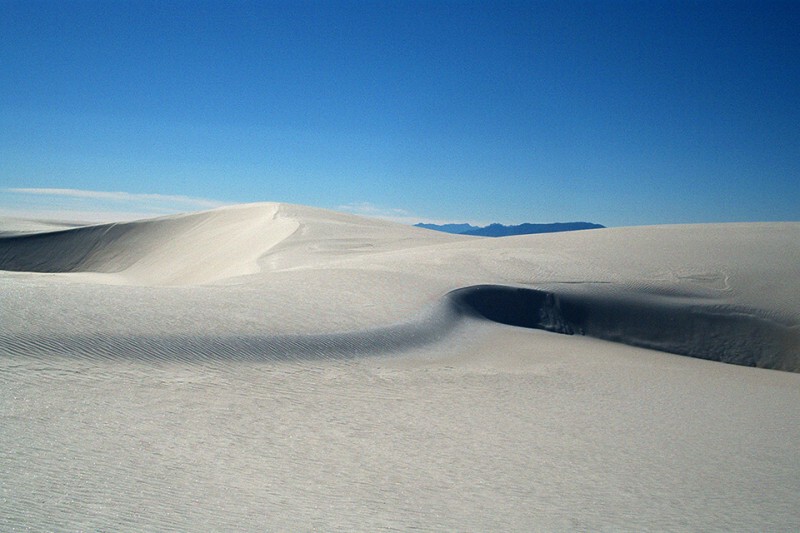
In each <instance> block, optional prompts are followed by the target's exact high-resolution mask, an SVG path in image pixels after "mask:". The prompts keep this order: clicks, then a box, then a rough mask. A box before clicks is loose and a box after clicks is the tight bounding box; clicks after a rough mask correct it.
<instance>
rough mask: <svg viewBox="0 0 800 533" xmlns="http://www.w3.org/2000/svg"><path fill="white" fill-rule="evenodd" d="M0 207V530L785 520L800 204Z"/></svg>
mask: <svg viewBox="0 0 800 533" xmlns="http://www.w3.org/2000/svg"><path fill="white" fill-rule="evenodd" d="M0 223H1V224H4V227H0V284H1V285H2V291H0V300H1V301H0V324H2V329H0V378H2V387H0V390H2V392H0V394H2V396H0V402H2V403H0V405H2V406H3V412H4V423H3V430H2V431H0V450H2V452H0V454H1V455H0V471H2V472H3V479H4V486H6V487H8V489H9V490H10V493H12V494H13V495H14V497H13V498H6V499H3V500H2V501H1V502H0V528H2V529H13V528H15V527H23V528H31V529H53V528H55V529H181V530H191V529H198V528H199V529H259V530H260V529H309V528H311V527H315V528H319V529H348V530H349V529H368V530H374V529H380V528H390V527H393V528H400V529H410V528H422V529H433V530H440V529H475V530H484V529H531V528H533V529H548V530H552V529H556V530H563V529H575V528H578V529H614V530H618V529H626V530H640V529H657V530H664V529H667V530H673V529H686V530H697V529H723V530H730V529H743V530H752V529H767V530H787V529H788V530H791V529H797V528H798V527H800V514H798V511H797V507H796V495H797V494H798V493H799V492H800V481H799V480H800V466H799V465H798V462H797V461H796V443H797V442H798V439H800V416H798V414H799V413H798V406H800V374H798V372H800V283H798V280H800V261H798V258H800V223H770V224H712V225H693V226H653V227H637V228H615V229H596V230H594V231H570V232H565V233H551V234H547V235H520V236H510V237H507V238H504V239H475V238H472V237H469V236H465V235H457V234H449V233H443V232H431V231H427V230H425V229H422V228H414V227H409V226H404V225H399V224H394V223H390V222H385V221H380V220H372V219H365V218H360V217H356V216H351V215H344V214H341V213H334V212H330V211H325V210H320V209H315V208H310V207H303V206H296V205H287V204H274V203H269V204H248V205H242V206H233V207H225V208H220V209H216V210H212V211H207V212H202V213H192V214H186V215H176V216H169V217H162V218H158V219H150V220H142V221H136V222H128V223H117V224H105V225H95V226H83V227H77V228H70V229H59V226H58V225H44V224H42V223H36V224H35V225H33V226H31V227H30V228H28V229H29V230H30V231H27V230H26V226H25V223H24V222H21V221H9V220H4V221H3V220H0ZM490 227H491V226H490ZM451 229H452V228H451ZM528 229H530V228H528ZM573 229H578V228H573ZM687 356H688V357H687ZM721 363H733V364H730V365H725V364H721ZM747 367H759V368H747ZM765 369H769V370H765ZM775 370H783V371H788V372H776V371H775ZM764 487H769V490H768V491H765V490H764Z"/></svg>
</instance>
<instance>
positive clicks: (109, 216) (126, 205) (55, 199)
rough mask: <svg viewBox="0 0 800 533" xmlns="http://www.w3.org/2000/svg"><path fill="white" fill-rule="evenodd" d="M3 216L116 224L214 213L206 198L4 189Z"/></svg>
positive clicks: (0, 206) (213, 203) (213, 202)
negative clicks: (209, 210) (180, 215)
mask: <svg viewBox="0 0 800 533" xmlns="http://www.w3.org/2000/svg"><path fill="white" fill-rule="evenodd" d="M0 193H4V194H0V215H4V216H11V217H17V218H34V219H44V220H65V221H66V220H70V221H91V222H112V221H120V220H133V219H139V218H150V217H154V216H161V215H171V214H175V213H182V212H187V211H198V210H203V209H213V208H215V207H221V206H223V205H225V204H224V203H223V202H218V201H216V200H209V199H206V198H194V197H191V196H180V195H169V194H142V193H129V192H122V191H89V190H82V189H57V188H5V189H0Z"/></svg>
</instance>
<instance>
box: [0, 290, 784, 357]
mask: <svg viewBox="0 0 800 533" xmlns="http://www.w3.org/2000/svg"><path fill="white" fill-rule="evenodd" d="M467 318H482V319H486V320H490V321H493V322H498V323H501V324H506V325H510V326H518V327H523V328H533V329H541V330H546V331H551V332H555V333H562V334H568V335H573V334H579V335H586V336H589V337H595V338H599V339H604V340H609V341H613V342H619V343H622V344H627V345H631V346H638V347H643V348H650V349H654V350H660V351H664V352H670V353H675V354H679V355H686V356H690V357H697V358H701V359H707V360H712V361H720V362H725V363H732V364H737V365H744V366H755V367H761V368H770V369H776V370H787V371H793V372H798V371H800V334H799V329H798V327H797V325H792V324H790V323H781V322H779V321H776V320H775V319H774V318H771V317H768V316H765V315H764V314H763V313H759V312H757V311H755V310H749V309H741V308H735V307H731V306H721V305H708V304H703V303H702V302H694V303H690V304H687V303H686V302H683V301H681V302H675V301H673V300H671V299H670V298H666V297H663V296H661V297H659V296H658V295H653V294H644V295H643V294H638V293H635V292H628V293H624V292H623V293H610V292H609V293H608V294H602V293H597V292H592V293H588V294H579V293H571V292H564V293H557V292H553V291H548V290H541V289H533V288H520V287H509V286H503V285H477V286H471V287H465V288H462V289H458V290H455V291H452V292H451V293H449V294H448V295H446V297H445V298H444V299H443V301H442V302H441V303H440V304H439V305H437V306H435V307H434V308H432V309H431V310H428V311H427V312H425V313H422V314H421V315H420V316H419V317H417V318H416V319H415V320H413V321H409V322H405V323H400V324H396V325H392V326H387V327H382V328H375V329H371V330H364V331H357V332H343V333H329V334H317V335H313V334H312V335H269V334H264V335H231V336H220V335H172V336H142V335H132V336H125V337H123V336H113V335H100V334H98V335H60V336H53V337H47V336H42V335H39V336H25V335H14V336H10V335H2V334H0V350H2V351H3V352H6V353H8V354H10V355H29V356H31V355H39V356H42V355H49V354H53V355H54V354H67V355H69V356H73V357H85V358H103V359H114V358H130V359H141V360H174V361H184V362H192V361H207V360H218V361H278V360H292V359H314V358H332V359H343V358H349V357H356V356H364V355H371V354H385V353H391V352H401V351H404V350H409V349H413V348H416V347H420V346H425V345H427V344H431V343H435V342H437V341H441V340H442V339H444V338H445V337H446V336H447V335H449V334H450V333H451V331H452V330H453V329H454V328H455V327H456V326H457V325H458V324H459V323H460V322H461V321H463V320H464V319H467Z"/></svg>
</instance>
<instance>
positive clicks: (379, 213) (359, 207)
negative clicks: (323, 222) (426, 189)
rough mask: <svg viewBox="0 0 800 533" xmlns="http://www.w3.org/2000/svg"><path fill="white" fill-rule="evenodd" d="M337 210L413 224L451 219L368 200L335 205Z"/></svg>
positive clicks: (442, 221) (447, 221) (440, 222)
mask: <svg viewBox="0 0 800 533" xmlns="http://www.w3.org/2000/svg"><path fill="white" fill-rule="evenodd" d="M336 210H337V211H344V212H346V213H350V214H353V215H359V216H362V217H371V218H379V219H381V220H388V221H390V222H398V223H400V224H408V225H414V224H418V223H420V222H425V223H428V224H448V223H450V222H452V221H449V220H440V219H436V218H431V217H425V216H420V215H417V214H414V213H412V212H410V211H407V210H405V209H401V208H398V207H381V206H377V205H375V204H372V203H370V202H353V203H349V204H343V205H340V206H338V207H336Z"/></svg>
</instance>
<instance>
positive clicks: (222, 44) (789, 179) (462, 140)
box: [0, 0, 800, 226]
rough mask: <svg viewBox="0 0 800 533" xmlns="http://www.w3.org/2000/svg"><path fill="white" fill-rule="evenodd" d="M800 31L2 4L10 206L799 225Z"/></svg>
mask: <svg viewBox="0 0 800 533" xmlns="http://www.w3.org/2000/svg"><path fill="white" fill-rule="evenodd" d="M798 28H800V2H796V1H791V2H783V3H770V2H735V1H724V2H712V1H702V2H657V1H638V2H613V1H602V2H599V1H597V2H594V1H577V2H571V1H557V2H498V1H490V2H471V1H457V2H448V1H426V2H415V1H407V2H394V1H377V0H373V1H363V2H356V1H348V2H342V1H335V0H328V1H324V2H323V1H320V2H303V1H290V2H224V1H222V0H216V1H209V2H205V1H202V0H192V1H170V0H159V1H154V2H148V1H145V0H134V1H129V2H126V1H114V0H105V1H75V0H71V1H36V0H24V1H20V2H17V1H9V0H0V67H1V68H0V212H3V211H5V212H6V213H8V212H13V211H14V210H15V209H17V210H19V209H21V208H25V209H30V210H34V209H58V208H64V209H77V208H79V207H80V206H83V208H84V209H85V210H86V209H97V210H100V209H104V208H115V209H120V205H119V203H120V202H127V203H126V204H125V205H124V206H123V207H122V208H121V209H123V210H124V211H126V212H127V211H137V210H138V211H141V212H159V211H165V212H166V211H169V210H170V209H174V210H183V209H195V208H196V209H200V208H205V207H208V206H211V205H218V204H223V203H239V202H253V201H283V202H292V203H300V204H307V205H314V206H318V207H326V208H333V209H343V210H349V211H352V212H359V213H365V214H371V215H383V216H389V217H393V218H397V219H404V220H407V221H413V220H434V221H452V222H460V221H472V222H491V221H499V222H504V223H520V222H554V221H567V220H588V221H592V222H599V223H602V224H606V225H611V226H622V225H639V224H662V223H684V222H720V221H767V220H800V126H799V125H800V104H798V102H800V31H798ZM21 189H24V190H21ZM65 190H67V191H65ZM82 191H83V192H82ZM97 191H102V192H106V193H108V192H113V193H115V195H105V196H104V195H103V194H99V193H98V192H97ZM193 199H197V200H196V201H195V200H193ZM78 200H79V201H80V202H82V203H81V204H80V206H78V207H76V206H75V205H76V204H75V202H76V201H78ZM192 202H195V203H192Z"/></svg>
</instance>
